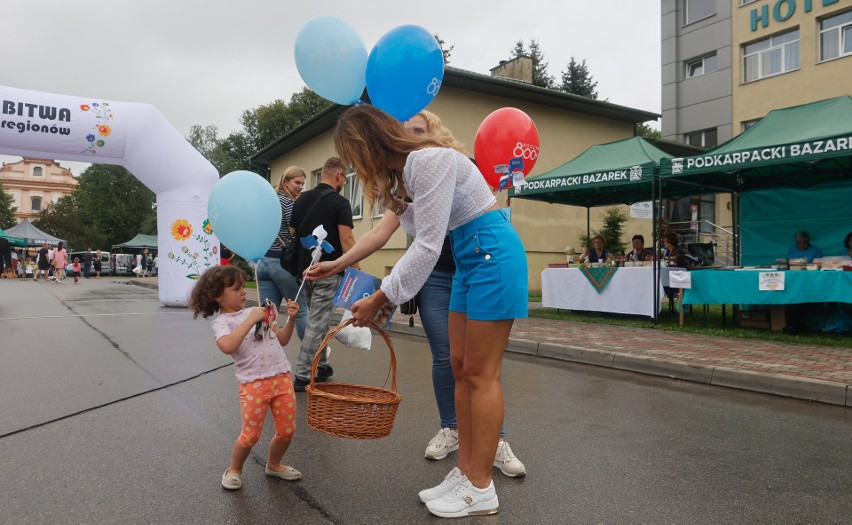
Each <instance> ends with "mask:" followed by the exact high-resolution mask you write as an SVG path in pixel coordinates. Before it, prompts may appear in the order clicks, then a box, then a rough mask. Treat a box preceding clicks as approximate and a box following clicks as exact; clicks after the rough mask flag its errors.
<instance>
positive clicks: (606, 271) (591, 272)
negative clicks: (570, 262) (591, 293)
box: [580, 266, 618, 293]
mask: <svg viewBox="0 0 852 525" xmlns="http://www.w3.org/2000/svg"><path fill="white" fill-rule="evenodd" d="M617 270H618V266H603V267H598V268H589V267H583V268H580V271H582V272H583V275H585V276H586V279H587V280H588V281H589V284H591V285H592V286H594V287H595V290H597V292H598V293H601V292H602V291H604V288H606V285H607V284H609V281H610V279H612V276H613V275H615V272H616V271H617Z"/></svg>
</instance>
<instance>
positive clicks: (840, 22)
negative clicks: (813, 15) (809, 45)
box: [819, 11, 852, 60]
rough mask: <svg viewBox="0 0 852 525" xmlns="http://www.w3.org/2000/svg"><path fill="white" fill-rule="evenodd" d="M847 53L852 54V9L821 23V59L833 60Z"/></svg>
mask: <svg viewBox="0 0 852 525" xmlns="http://www.w3.org/2000/svg"><path fill="white" fill-rule="evenodd" d="M846 55H852V11H847V12H845V13H842V14H839V15H837V16H832V17H831V18H826V19H824V20H821V21H820V23H819V59H820V60H831V59H832V58H838V57H842V56H846Z"/></svg>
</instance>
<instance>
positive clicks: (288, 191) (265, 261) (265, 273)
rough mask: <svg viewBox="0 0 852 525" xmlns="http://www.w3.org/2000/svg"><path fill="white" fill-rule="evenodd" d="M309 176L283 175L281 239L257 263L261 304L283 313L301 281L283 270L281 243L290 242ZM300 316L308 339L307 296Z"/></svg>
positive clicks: (295, 171) (294, 170)
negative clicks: (267, 302) (294, 216)
mask: <svg viewBox="0 0 852 525" xmlns="http://www.w3.org/2000/svg"><path fill="white" fill-rule="evenodd" d="M306 179H307V175H306V174H305V172H304V170H302V168H299V167H298V166H290V167H288V168H287V169H285V170H284V173H282V174H281V179H280V180H279V181H278V185H277V186H276V188H275V189H276V191H277V192H278V201H279V202H280V203H281V226H280V227H279V230H278V236H277V237H276V238H275V241H274V242H273V243H272V246H270V247H269V250H267V252H266V254H265V255H264V256H263V257H261V258H260V260H259V261H258V263H257V290H258V293H259V294H260V300H261V301H263V300H264V299H269V300H270V301H271V302H272V304H274V305H275V306H276V308H278V309H279V310H280V309H281V305H282V303H283V304H284V305H286V304H287V301H286V300H287V299H294V298H295V297H296V292H297V291H298V290H299V279H298V277H297V276H294V275H291V274H290V272H288V271H287V270H285V269H284V268H282V267H281V262H280V261H281V240H284V242H286V243H289V242H290V217H291V216H292V214H293V203H294V202H295V201H296V199H298V198H299V195H301V193H302V190H303V189H304V187H305V180H306ZM297 302H298V304H299V312H298V314H296V334H298V336H299V339H300V340H301V339H303V338H304V337H305V327H307V325H308V304H307V298H306V296H305V295H304V294H303V295H302V296H301V297H299V300H298V301H297Z"/></svg>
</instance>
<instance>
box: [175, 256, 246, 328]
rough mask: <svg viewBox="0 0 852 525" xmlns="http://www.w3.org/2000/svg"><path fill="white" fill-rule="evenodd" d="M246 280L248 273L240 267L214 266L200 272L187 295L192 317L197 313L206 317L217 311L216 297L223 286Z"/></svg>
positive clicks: (194, 317) (196, 315) (228, 286)
mask: <svg viewBox="0 0 852 525" xmlns="http://www.w3.org/2000/svg"><path fill="white" fill-rule="evenodd" d="M247 280H248V275H246V272H244V271H243V270H242V269H240V268H238V267H236V266H232V265H228V266H214V267H212V268H209V269H208V270H207V271H206V272H204V273H203V274H201V278H200V279H198V282H197V283H195V288H193V289H192V294H190V296H189V308H190V309H192V313H193V316H192V318H193V319H197V318H198V314H199V313H200V314H202V317H204V318H205V319H207V318H208V317H210V316H211V315H213V314H215V313H216V312H218V311H219V303H217V302H216V297H221V296H222V293H223V292H224V291H225V288H230V287H231V286H234V285H235V284H243V283H244V282H246V281H247Z"/></svg>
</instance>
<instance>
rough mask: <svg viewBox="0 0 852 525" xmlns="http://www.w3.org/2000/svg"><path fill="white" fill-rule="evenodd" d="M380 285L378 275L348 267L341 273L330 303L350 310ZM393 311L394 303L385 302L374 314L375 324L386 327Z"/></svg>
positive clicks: (394, 308) (394, 309)
mask: <svg viewBox="0 0 852 525" xmlns="http://www.w3.org/2000/svg"><path fill="white" fill-rule="evenodd" d="M381 285H382V281H381V279H379V278H378V277H375V276H373V275H370V274H369V273H366V272H362V271H361V270H356V269H355V268H352V267H349V268H347V269H346V271H345V272H344V273H343V280H342V281H340V286H339V287H338V288H337V291H336V292H335V293H334V299H333V300H332V303H334V305H335V306H339V307H341V308H343V309H344V310H351V309H352V305H353V304H355V303H356V302H357V301H358V300H360V299H363V298H364V297H369V296H370V295H372V294H373V292H375V291H376V290H377V289H378V288H379V287H380V286H381ZM395 311H396V306H395V305H392V304H391V303H386V304H385V305H384V306H382V308H381V309H380V310H379V313H378V315H377V316H376V319H375V321H376V324H377V325H379V326H381V327H382V328H384V329H386V328H387V327H388V326H389V325H390V320H391V317H393V314H394V312H395Z"/></svg>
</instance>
